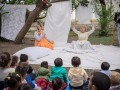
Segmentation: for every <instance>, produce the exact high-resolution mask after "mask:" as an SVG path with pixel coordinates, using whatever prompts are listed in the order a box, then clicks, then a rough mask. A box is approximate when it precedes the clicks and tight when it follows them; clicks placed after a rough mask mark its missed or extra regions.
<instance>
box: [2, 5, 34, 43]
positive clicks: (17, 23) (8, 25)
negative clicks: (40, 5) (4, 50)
mask: <svg viewBox="0 0 120 90" xmlns="http://www.w3.org/2000/svg"><path fill="white" fill-rule="evenodd" d="M1 6H2V5H0V7H1ZM27 8H28V10H30V11H32V10H33V9H34V8H35V5H5V6H4V8H3V10H2V12H9V13H7V14H4V15H3V16H2V27H1V29H2V30H1V37H4V38H6V39H8V40H13V41H14V40H15V38H16V36H17V34H18V33H19V31H20V30H21V28H22V27H23V25H24V24H25V16H26V9H27Z"/></svg>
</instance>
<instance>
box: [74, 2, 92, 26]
mask: <svg viewBox="0 0 120 90" xmlns="http://www.w3.org/2000/svg"><path fill="white" fill-rule="evenodd" d="M92 8H93V7H92V5H91V4H88V7H83V6H80V5H79V6H78V8H77V9H76V15H75V16H76V20H78V21H79V23H80V24H90V20H91V19H92V17H93V9H92Z"/></svg>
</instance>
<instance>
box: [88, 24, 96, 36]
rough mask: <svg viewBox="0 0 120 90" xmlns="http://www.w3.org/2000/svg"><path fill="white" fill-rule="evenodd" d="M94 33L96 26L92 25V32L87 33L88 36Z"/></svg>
mask: <svg viewBox="0 0 120 90" xmlns="http://www.w3.org/2000/svg"><path fill="white" fill-rule="evenodd" d="M94 31H95V26H94V24H93V25H92V30H90V31H88V32H87V33H88V36H89V35H90V34H92V33H93V32H94Z"/></svg>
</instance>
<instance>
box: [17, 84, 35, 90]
mask: <svg viewBox="0 0 120 90" xmlns="http://www.w3.org/2000/svg"><path fill="white" fill-rule="evenodd" d="M17 90H33V89H32V87H31V86H30V85H29V84H21V85H19V86H18V88H17Z"/></svg>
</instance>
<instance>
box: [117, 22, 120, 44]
mask: <svg viewBox="0 0 120 90" xmlns="http://www.w3.org/2000/svg"><path fill="white" fill-rule="evenodd" d="M117 31H118V35H117V36H118V44H119V46H120V23H118V24H117Z"/></svg>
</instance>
